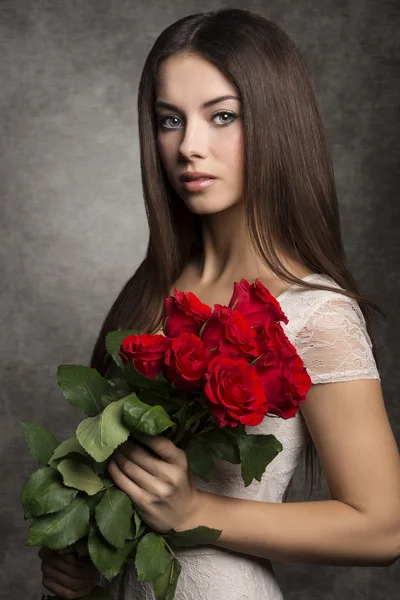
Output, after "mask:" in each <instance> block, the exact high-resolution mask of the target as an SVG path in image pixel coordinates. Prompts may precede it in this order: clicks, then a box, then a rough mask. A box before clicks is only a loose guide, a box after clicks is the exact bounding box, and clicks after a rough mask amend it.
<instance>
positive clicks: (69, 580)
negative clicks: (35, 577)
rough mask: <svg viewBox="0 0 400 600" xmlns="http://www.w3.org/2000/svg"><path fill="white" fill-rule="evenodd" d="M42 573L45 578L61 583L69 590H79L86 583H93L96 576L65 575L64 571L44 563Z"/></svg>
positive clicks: (86, 584)
mask: <svg viewBox="0 0 400 600" xmlns="http://www.w3.org/2000/svg"><path fill="white" fill-rule="evenodd" d="M42 573H43V576H44V577H45V578H46V579H49V580H52V581H54V582H55V583H58V584H59V585H63V586H64V587H66V588H69V589H71V590H74V591H76V590H80V589H82V588H83V587H87V586H88V585H94V583H95V581H96V578H95V577H89V578H85V579H84V578H82V577H79V578H78V577H74V576H72V577H71V576H70V575H67V574H66V573H64V572H62V571H59V570H58V569H57V568H55V567H54V566H53V565H50V564H46V563H44V564H43V566H42Z"/></svg>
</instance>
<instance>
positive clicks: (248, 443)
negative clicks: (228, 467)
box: [237, 434, 283, 487]
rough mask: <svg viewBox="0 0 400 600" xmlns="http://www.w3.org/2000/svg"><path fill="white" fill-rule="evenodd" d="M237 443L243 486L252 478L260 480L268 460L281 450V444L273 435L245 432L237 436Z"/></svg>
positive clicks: (270, 460)
mask: <svg viewBox="0 0 400 600" xmlns="http://www.w3.org/2000/svg"><path fill="white" fill-rule="evenodd" d="M237 444H238V448H239V452H240V461H241V463H242V478H243V482H244V485H245V487H247V486H248V485H250V483H251V482H252V481H253V479H257V481H261V477H262V475H263V473H264V472H265V469H266V468H267V466H268V465H269V463H270V462H272V461H273V460H274V458H275V457H276V456H277V455H278V454H279V452H281V451H282V450H283V446H282V444H281V443H280V442H279V441H278V440H277V439H276V437H275V436H274V435H256V434H247V435H245V436H243V437H242V436H238V437H237Z"/></svg>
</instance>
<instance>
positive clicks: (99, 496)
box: [87, 480, 107, 519]
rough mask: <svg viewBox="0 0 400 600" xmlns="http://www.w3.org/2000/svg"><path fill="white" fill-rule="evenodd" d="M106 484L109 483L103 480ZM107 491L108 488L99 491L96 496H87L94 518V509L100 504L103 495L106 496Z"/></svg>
mask: <svg viewBox="0 0 400 600" xmlns="http://www.w3.org/2000/svg"><path fill="white" fill-rule="evenodd" d="M103 483H104V485H107V484H106V482H105V481H104V480H103ZM105 493H106V488H104V489H102V490H100V492H97V494H95V495H94V496H89V497H88V498H87V504H88V507H89V510H90V515H91V517H92V516H93V519H94V511H95V508H96V506H97V505H98V503H99V502H100V500H101V499H102V497H103V496H104V494H105Z"/></svg>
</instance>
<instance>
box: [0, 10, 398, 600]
mask: <svg viewBox="0 0 400 600" xmlns="http://www.w3.org/2000/svg"><path fill="white" fill-rule="evenodd" d="M396 4H397V5H396ZM223 6H224V7H234V6H236V7H240V8H247V9H250V10H254V11H259V12H262V13H263V14H264V15H265V16H267V17H270V18H272V19H276V20H277V21H278V22H279V23H280V24H282V25H283V27H284V28H285V29H286V30H287V31H288V33H289V34H290V35H292V37H293V38H294V39H295V41H296V42H297V44H298V45H299V47H300V49H301V50H302V51H303V53H304V56H305V58H306V61H307V63H308V65H309V68H310V70H311V72H312V75H313V77H314V80H315V83H316V87H317V92H318V97H319V100H320V103H321V106H322V110H323V114H324V118H325V122H326V126H327V129H328V132H329V136H330V139H331V143H332V151H333V156H334V163H335V170H336V177H337V185H338V191H339V198H340V205H341V214H342V223H343V232H344V238H345V244H346V249H347V252H348V256H349V260H350V263H351V266H352V267H353V270H354V274H355V276H356V278H357V280H358V282H359V284H360V287H361V291H362V292H363V293H365V294H366V295H367V296H368V297H369V298H370V299H372V300H374V301H375V302H377V303H379V304H380V305H381V306H382V308H384V310H385V311H386V312H387V313H388V316H389V319H388V321H387V322H382V323H380V324H379V326H378V332H379V335H380V339H381V344H380V348H379V350H380V356H381V360H382V366H381V375H382V379H383V388H384V395H385V400H386V405H387V411H388V415H389V419H390V422H391V425H392V428H393V431H394V433H395V436H396V439H397V440H399V429H400V408H399V406H400V405H399V392H398V390H399V386H400V376H399V370H398V356H399V353H400V342H399V340H400V332H399V327H398V321H399V315H400V311H399V297H400V296H399V292H400V285H399V269H398V260H399V259H400V238H399V233H398V231H399V227H400V218H399V217H400V215H399V197H398V180H397V182H396V181H395V175H396V174H397V171H398V158H399V130H398V118H399V116H398V113H397V114H396V104H397V102H398V98H399V79H398V77H397V79H396V75H398V72H397V73H396V58H395V52H396V50H397V57H398V50H399V49H398V47H397V48H396V47H395V39H396V34H397V33H398V27H399V18H398V17H399V4H398V3H396V2H395V0H392V1H391V2H389V1H380V2H378V0H376V1H373V0H365V1H362V0H353V1H347V2H346V1H343V0H342V1H340V2H339V1H337V0H322V1H320V2H314V3H310V2H307V1H305V0H303V1H302V0H297V1H296V2H294V1H293V2H290V1H288V0H280V1H279V2H278V1H277V0H272V1H270V2H268V3H265V2H261V1H259V2H254V1H253V2H251V1H248V2H238V3H225V2H222V3H216V2H210V1H207V0H203V2H201V3H200V2H193V1H192V2H191V1H189V0H185V1H184V2H183V1H181V0H179V1H177V0H175V1H174V2H172V3H169V4H167V5H166V6H162V4H161V3H160V2H138V1H137V2H134V1H133V0H132V2H128V1H127V0H113V1H112V2H111V1H106V0H96V1H95V0H86V1H85V2H83V1H78V0H74V1H71V0H70V1H61V0H55V1H50V0H36V1H35V2H33V1H28V0H14V1H11V0H0V81H1V84H0V198H1V217H0V228H1V231H0V233H1V238H0V239H1V244H0V257H1V258H0V261H1V262H0V266H1V272H0V273H1V279H0V281H1V306H0V315H1V333H2V335H1V358H0V369H1V377H2V393H1V416H2V420H1V435H0V448H1V466H0V469H1V479H0V481H1V492H0V493H1V509H2V510H1V516H0V532H1V536H2V542H1V545H0V564H1V569H0V570H1V574H0V598H2V599H4V600H6V599H7V600H20V599H21V598H24V600H28V599H29V600H31V599H32V600H33V599H36V598H38V597H39V596H38V594H39V593H40V591H41V585H40V580H41V573H40V560H39V558H38V557H37V550H38V548H29V547H27V546H26V545H25V543H26V537H27V532H28V522H24V520H23V513H22V509H21V505H20V491H21V488H22V485H23V483H24V481H25V480H26V478H27V477H28V475H29V474H30V473H31V471H32V469H33V468H34V467H35V464H36V463H35V461H34V460H33V458H31V457H30V455H29V453H28V450H27V447H26V444H25V440H24V438H23V434H22V430H21V428H20V426H19V424H18V421H19V420H20V419H21V420H24V421H27V422H35V423H40V424H42V425H43V426H45V427H48V428H49V429H51V430H52V431H53V432H54V433H55V434H56V436H57V437H58V439H59V440H60V441H61V440H62V439H65V438H66V437H68V436H69V435H71V432H72V431H73V430H74V428H75V427H76V425H77V423H78V422H79V420H80V417H79V415H78V414H77V413H76V411H75V410H74V409H73V408H72V407H71V406H70V405H69V404H68V403H67V402H66V400H64V398H63V397H62V395H61V392H60V390H59V388H58V386H57V382H56V368H57V365H58V364H60V363H80V364H87V363H88V360H89V356H90V351H91V349H92V346H93V343H94V341H95V338H96V336H97V333H98V330H99V327H100V325H101V322H102V320H103V317H104V315H105V313H106V311H107V310H108V308H109V307H110V305H111V303H112V302H113V300H114V299H115V297H116V296H117V294H118V292H119V290H120V289H121V287H122V285H123V284H124V283H125V281H126V279H127V278H128V277H129V276H130V275H131V274H132V273H133V271H134V270H135V269H136V267H137V266H138V264H139V262H140V260H141V258H142V257H143V254H144V251H145V246H146V241H147V233H148V229H147V223H146V220H145V213H144V207H143V204H142V194H141V184H140V166H139V157H138V139H137V123H136V108H135V103H136V92H137V85H138V80H139V76H140V73H141V69H142V66H143V63H144V60H145V57H146V55H147V53H148V51H149V50H150V47H151V46H152V44H153V41H154V40H155V38H156V37H157V36H158V35H159V33H160V32H161V30H162V29H164V27H166V26H167V25H168V24H170V23H172V22H173V21H175V20H177V19H178V18H181V17H183V16H186V15H189V14H192V13H196V12H206V11H209V10H213V9H216V8H220V7H223ZM161 7H162V8H161ZM397 60H398V58H397ZM397 66H398V62H397ZM396 117H397V118H396ZM295 481H296V485H295V488H294V491H293V493H292V494H291V496H290V499H291V500H293V501H298V500H303V499H305V498H306V488H304V487H302V485H301V477H300V472H298V473H297V474H296V478H295ZM325 498H326V499H327V498H329V494H328V492H327V487H326V482H324V485H323V486H322V487H321V489H320V490H317V491H316V492H315V494H314V496H313V499H325ZM274 567H275V568H276V572H277V576H278V578H279V582H280V585H281V586H282V590H283V592H284V596H285V600H303V599H304V600H305V599H307V600H321V599H323V600H331V599H334V598H339V597H340V598H341V599H342V600H350V599H351V600H354V597H356V596H358V597H359V598H362V599H371V600H372V599H373V600H383V599H388V598H394V597H397V594H396V592H395V588H396V587H397V592H398V589H399V583H400V582H399V579H400V577H399V575H400V561H398V562H397V563H396V564H395V565H393V566H391V567H389V568H361V567H328V566H327V567H325V566H310V565H302V564H282V563H274Z"/></svg>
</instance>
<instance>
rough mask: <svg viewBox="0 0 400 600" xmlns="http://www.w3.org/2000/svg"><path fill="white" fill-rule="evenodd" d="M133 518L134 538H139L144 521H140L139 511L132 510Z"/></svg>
mask: <svg viewBox="0 0 400 600" xmlns="http://www.w3.org/2000/svg"><path fill="white" fill-rule="evenodd" d="M133 520H134V521H135V531H136V533H135V539H137V538H140V536H141V535H142V533H143V532H144V530H145V529H146V523H145V522H144V521H142V519H141V517H140V515H139V513H138V512H137V511H136V510H133Z"/></svg>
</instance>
